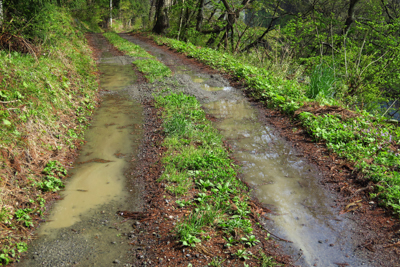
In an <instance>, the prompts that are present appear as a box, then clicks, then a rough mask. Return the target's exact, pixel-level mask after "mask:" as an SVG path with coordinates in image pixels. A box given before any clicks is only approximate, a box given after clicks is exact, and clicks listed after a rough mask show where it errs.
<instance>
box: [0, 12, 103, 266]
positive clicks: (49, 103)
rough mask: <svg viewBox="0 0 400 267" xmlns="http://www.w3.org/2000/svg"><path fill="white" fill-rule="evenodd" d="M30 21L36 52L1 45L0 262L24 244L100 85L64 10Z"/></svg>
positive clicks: (60, 179) (8, 259) (88, 54)
mask: <svg viewBox="0 0 400 267" xmlns="http://www.w3.org/2000/svg"><path fill="white" fill-rule="evenodd" d="M35 19H36V21H38V22H40V23H37V24H34V25H33V26H32V29H33V30H32V35H34V36H36V37H38V38H40V37H41V36H42V37H45V39H40V41H37V43H33V44H31V46H32V47H34V48H35V51H36V53H30V54H22V53H19V52H10V51H0V152H1V153H0V176H1V179H0V189H1V191H0V197H1V209H0V232H1V235H0V263H2V264H7V263H9V262H12V261H15V260H17V259H18V258H19V254H20V253H21V252H23V251H25V250H26V243H27V241H29V239H30V238H31V236H30V232H31V231H32V229H33V228H34V227H35V226H37V225H38V220H39V217H40V216H41V214H42V213H43V211H44V210H45V201H46V199H48V198H51V197H52V195H53V194H52V192H55V191H57V190H59V189H60V188H62V187H63V178H64V177H65V174H66V170H65V166H67V165H69V164H70V163H71V159H72V158H73V154H74V151H75V149H76V148H77V147H78V146H79V144H80V143H81V140H82V136H83V132H84V130H85V128H86V127H87V123H88V116H90V115H91V113H92V110H93V109H94V106H95V93H96V89H97V87H98V84H97V82H96V70H97V69H96V65H95V62H94V61H93V60H92V58H91V51H90V49H89V47H88V45H87V44H86V40H85V38H84V36H83V33H82V32H80V31H79V29H78V28H77V27H76V26H77V25H75V24H74V23H75V22H74V20H73V18H72V17H71V16H70V15H69V14H68V12H67V11H66V10H63V9H60V8H56V7H54V6H52V5H48V6H46V7H45V8H43V9H42V10H41V12H40V14H38V15H37V17H36V18H35ZM32 23H35V22H32ZM0 34H5V33H0ZM20 37H21V38H29V37H30V36H20Z"/></svg>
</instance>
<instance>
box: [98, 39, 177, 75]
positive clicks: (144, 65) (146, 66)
mask: <svg viewBox="0 0 400 267" xmlns="http://www.w3.org/2000/svg"><path fill="white" fill-rule="evenodd" d="M103 35H104V36H105V37H106V38H107V39H108V41H110V43H112V44H113V45H114V46H115V47H117V48H118V49H119V50H120V51H122V52H124V53H125V54H127V55H128V56H132V57H135V58H137V59H135V60H134V61H133V62H132V63H133V64H135V65H136V66H137V68H138V70H139V71H140V72H142V73H144V75H145V77H146V78H147V79H148V80H149V82H154V81H155V80H156V79H161V78H163V77H168V76H171V74H172V73H171V70H170V69H169V68H168V67H167V66H165V65H164V64H162V63H161V62H160V61H158V60H157V59H156V58H155V57H154V56H152V55H150V54H149V53H147V52H146V50H144V49H143V48H141V47H140V46H138V45H136V44H133V43H131V42H129V41H128V40H126V39H124V38H122V37H120V36H119V35H118V34H116V33H114V32H107V33H104V34H103Z"/></svg>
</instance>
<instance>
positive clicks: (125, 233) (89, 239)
mask: <svg viewBox="0 0 400 267" xmlns="http://www.w3.org/2000/svg"><path fill="white" fill-rule="evenodd" d="M91 38H92V39H91V42H92V45H94V46H95V47H96V48H97V50H96V52H97V56H98V57H99V60H98V63H99V70H100V72H101V75H100V87H101V89H100V95H101V105H100V107H98V108H97V110H96V112H95V114H94V116H93V121H92V124H91V126H90V127H89V129H88V130H87V131H86V133H85V140H86V143H85V144H84V145H83V146H82V149H81V151H80V155H79V157H78V158H77V159H76V161H75V163H74V165H73V167H72V169H70V170H69V176H70V177H69V178H68V180H67V182H66V187H65V190H63V192H61V197H62V200H60V201H57V202H56V203H55V204H54V205H53V206H52V208H51V209H50V210H48V215H47V219H46V222H45V223H43V224H42V225H41V226H40V228H39V229H38V230H37V233H36V235H37V238H36V240H35V241H33V242H32V244H31V245H30V249H29V251H28V254H27V256H26V257H25V258H24V259H23V260H22V261H21V262H20V263H19V264H18V266H110V265H113V264H129V263H131V262H133V261H134V260H133V259H132V253H130V250H131V249H132V246H131V245H130V244H129V242H131V241H132V240H134V239H135V237H134V236H133V234H132V226H131V224H126V223H121V222H122V220H123V219H124V218H122V217H120V216H119V215H117V211H119V210H121V211H123V210H130V211H141V210H142V207H143V203H142V198H143V196H142V193H143V183H141V182H139V180H138V179H137V178H135V177H137V175H136V174H137V163H136V162H137V158H138V156H139V151H140V144H141V141H142V138H143V131H142V125H143V108H142V105H140V103H138V102H137V101H134V100H132V99H130V98H129V97H128V96H127V95H126V94H125V93H123V92H122V89H123V88H125V87H126V86H128V85H129V84H132V83H134V82H137V75H136V73H135V71H134V69H133V68H132V65H131V60H130V59H129V58H128V57H124V56H122V55H121V54H120V53H119V52H118V51H115V50H114V49H113V48H112V47H111V46H110V45H108V43H107V42H106V40H105V39H104V38H103V37H101V35H93V36H92V37H91Z"/></svg>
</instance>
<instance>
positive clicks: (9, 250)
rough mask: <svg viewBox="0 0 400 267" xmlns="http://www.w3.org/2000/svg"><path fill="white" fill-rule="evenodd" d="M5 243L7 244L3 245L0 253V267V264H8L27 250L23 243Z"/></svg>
mask: <svg viewBox="0 0 400 267" xmlns="http://www.w3.org/2000/svg"><path fill="white" fill-rule="evenodd" d="M6 239H7V238H6ZM7 241H8V242H7V244H5V245H4V246H3V248H2V250H1V251H0V266H2V265H3V264H2V263H4V264H6V265H7V264H9V263H10V262H12V261H13V259H15V258H17V259H19V257H20V256H19V254H21V253H23V252H25V251H27V250H28V246H27V244H26V243H25V242H17V243H14V244H12V243H11V242H10V241H9V239H8V240H7Z"/></svg>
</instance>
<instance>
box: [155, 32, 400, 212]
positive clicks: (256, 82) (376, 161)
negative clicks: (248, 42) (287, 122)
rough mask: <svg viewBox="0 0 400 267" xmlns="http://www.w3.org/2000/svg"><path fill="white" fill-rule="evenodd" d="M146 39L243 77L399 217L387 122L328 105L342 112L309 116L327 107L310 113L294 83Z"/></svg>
mask: <svg viewBox="0 0 400 267" xmlns="http://www.w3.org/2000/svg"><path fill="white" fill-rule="evenodd" d="M152 38H153V39H154V40H155V41H156V43H158V44H159V45H167V46H169V47H171V48H173V49H175V50H176V51H178V52H182V53H184V54H186V55H187V56H189V57H193V58H196V59H198V60H199V61H201V62H203V63H205V64H207V65H210V66H211V67H213V68H215V69H218V70H221V71H226V72H228V73H230V74H232V75H234V76H235V77H237V78H239V79H243V80H244V81H245V82H246V83H247V85H248V86H249V87H250V88H251V90H252V96H253V97H254V98H255V99H257V100H259V101H261V102H264V103H265V104H267V106H268V107H275V108H279V109H280V110H282V111H283V112H285V113H286V114H288V115H289V116H292V117H294V118H295V119H298V120H300V121H301V123H302V125H303V126H304V127H305V128H306V130H307V131H308V133H309V134H310V135H311V136H313V137H314V139H315V140H316V141H319V142H321V141H323V142H325V143H326V146H327V147H328V149H330V150H331V151H332V152H335V153H337V154H338V155H339V156H340V157H343V158H346V159H347V160H349V161H350V162H353V163H354V165H355V167H356V169H358V170H359V171H360V174H361V177H362V178H363V179H369V180H371V181H373V182H374V183H375V186H374V188H375V191H374V193H371V197H373V198H377V199H379V200H380V201H379V202H380V203H381V204H383V205H385V206H387V207H391V208H393V210H394V212H395V213H396V214H397V215H399V214H400V172H399V168H400V167H399V166H400V155H399V154H400V150H399V147H400V128H399V127H397V126H395V125H392V124H390V123H387V122H386V119H385V118H383V117H379V118H377V117H373V116H372V115H370V114H369V113H367V112H366V111H358V112H353V111H349V110H346V109H343V108H340V107H333V108H334V109H337V110H341V111H344V112H336V113H333V114H329V113H328V112H326V113H325V114H324V112H322V113H320V114H318V112H314V113H313V111H314V110H316V109H319V110H323V109H324V108H331V107H330V106H319V105H316V108H314V109H313V108H312V106H313V105H315V102H314V101H315V100H312V99H309V98H307V97H306V96H305V92H306V87H305V86H302V85H300V84H299V83H298V82H297V81H294V80H287V79H282V78H279V77H278V75H274V74H273V73H271V72H269V71H268V70H266V69H261V68H257V67H254V66H251V65H248V64H246V62H242V61H239V60H237V59H236V58H235V57H234V56H232V55H230V54H228V53H222V52H219V51H216V50H214V49H211V48H202V47H196V46H195V45H193V44H191V43H185V42H182V41H178V40H175V39H170V38H165V37H162V36H154V35H153V36H152ZM336 104H337V103H336ZM302 107H303V108H302ZM321 114H322V115H321Z"/></svg>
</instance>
